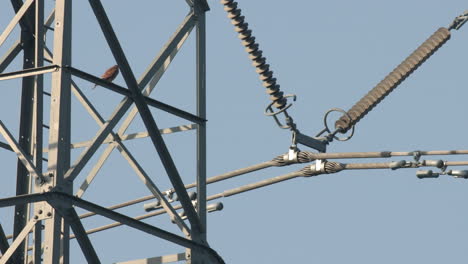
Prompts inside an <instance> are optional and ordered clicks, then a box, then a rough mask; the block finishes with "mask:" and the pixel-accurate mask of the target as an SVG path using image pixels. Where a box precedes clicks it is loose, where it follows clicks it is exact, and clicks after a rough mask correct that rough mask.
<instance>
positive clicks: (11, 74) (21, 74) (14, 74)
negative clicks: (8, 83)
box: [0, 65, 60, 81]
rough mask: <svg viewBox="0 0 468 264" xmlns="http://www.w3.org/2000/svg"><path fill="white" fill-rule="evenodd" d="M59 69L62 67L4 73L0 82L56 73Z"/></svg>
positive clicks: (52, 66)
mask: <svg viewBox="0 0 468 264" xmlns="http://www.w3.org/2000/svg"><path fill="white" fill-rule="evenodd" d="M59 68H60V67H59V66H57V65H50V66H44V67H37V68H30V69H25V70H21V71H15V72H8V73H3V74H0V81H4V80H10V79H15V78H24V77H29V76H35V75H39V74H44V73H49V72H55V71H57V70H58V69H59Z"/></svg>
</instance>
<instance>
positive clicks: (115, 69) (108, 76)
mask: <svg viewBox="0 0 468 264" xmlns="http://www.w3.org/2000/svg"><path fill="white" fill-rule="evenodd" d="M117 75H119V65H114V66H112V67H110V68H109V69H107V71H106V72H105V73H104V74H103V75H102V76H101V79H103V80H105V81H108V82H112V81H113V80H114V79H115V77H117ZM96 86H98V85H97V84H95V85H94V87H93V89H94V88H96Z"/></svg>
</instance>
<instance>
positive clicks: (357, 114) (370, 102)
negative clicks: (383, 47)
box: [335, 27, 450, 133]
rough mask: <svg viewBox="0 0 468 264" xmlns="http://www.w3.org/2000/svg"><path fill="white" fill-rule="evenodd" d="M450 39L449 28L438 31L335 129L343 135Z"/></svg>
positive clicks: (339, 122) (336, 124)
mask: <svg viewBox="0 0 468 264" xmlns="http://www.w3.org/2000/svg"><path fill="white" fill-rule="evenodd" d="M449 39H450V31H449V30H448V29H447V28H444V27H442V28H440V29H439V30H437V31H436V32H435V33H434V34H433V35H432V36H431V37H430V38H428V39H427V40H426V41H425V42H424V43H423V44H422V45H421V46H419V47H418V48H417V49H416V50H415V51H414V52H413V53H412V54H411V55H410V56H408V57H407V58H406V59H405V60H404V61H403V62H402V63H401V64H400V65H398V67H396V68H395V69H394V70H393V71H392V72H391V73H390V74H389V75H387V77H385V79H383V80H382V81H381V82H380V83H379V84H377V86H375V87H374V88H373V89H372V90H371V91H370V92H369V93H367V94H366V95H365V96H364V97H363V98H362V99H361V100H360V101H359V102H358V103H356V104H355V105H354V106H353V107H352V108H351V109H350V110H349V111H348V112H347V114H345V115H343V116H342V117H341V118H340V119H339V120H338V121H336V123H335V128H336V129H339V130H340V132H342V133H345V132H346V131H348V130H349V129H350V128H351V127H352V126H354V125H355V124H356V123H357V122H358V121H359V120H361V119H362V118H363V117H364V116H365V115H366V114H367V113H368V112H369V111H371V110H372V108H374V107H375V106H376V105H377V104H378V103H379V102H380V101H382V100H383V99H384V98H385V97H386V96H387V95H388V94H389V93H390V92H392V91H393V90H394V89H395V88H396V87H397V86H398V85H399V84H400V83H401V82H402V81H404V80H405V79H406V78H407V77H408V76H409V75H410V74H411V73H413V71H414V70H416V69H417V68H418V67H419V66H420V65H421V64H422V63H423V62H424V61H425V60H427V59H428V58H429V57H430V56H431V55H432V54H434V52H435V51H437V49H439V48H440V47H441V46H442V45H443V44H444V43H445V42H446V41H447V40H449Z"/></svg>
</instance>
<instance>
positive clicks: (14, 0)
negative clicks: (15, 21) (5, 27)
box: [10, 0, 33, 32]
mask: <svg viewBox="0 0 468 264" xmlns="http://www.w3.org/2000/svg"><path fill="white" fill-rule="evenodd" d="M10 2H11V5H12V7H13V10H14V11H15V13H18V12H19V11H20V10H21V7H22V6H23V5H24V3H23V1H22V0H10ZM19 24H20V26H21V29H22V30H27V31H29V32H33V20H32V19H31V18H30V17H28V16H26V17H23V18H22V19H20V21H19Z"/></svg>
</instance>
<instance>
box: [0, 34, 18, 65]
mask: <svg viewBox="0 0 468 264" xmlns="http://www.w3.org/2000/svg"><path fill="white" fill-rule="evenodd" d="M22 49H23V48H22V46H21V41H19V40H18V41H16V42H15V44H13V46H11V48H10V49H9V50H8V51H7V53H6V54H5V56H3V58H1V59H0V73H1V72H3V71H4V70H5V69H6V68H7V67H8V65H10V63H11V62H12V61H13V60H14V59H15V58H16V56H18V54H19V53H20V52H21V50H22Z"/></svg>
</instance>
